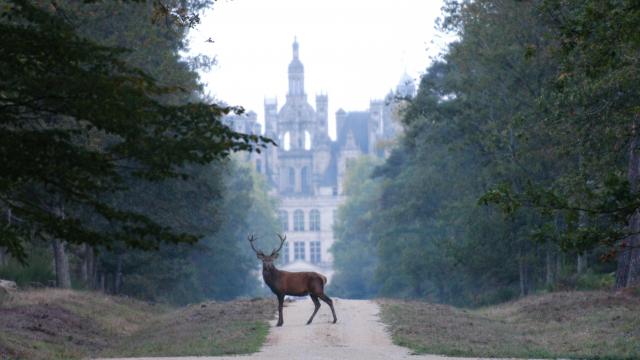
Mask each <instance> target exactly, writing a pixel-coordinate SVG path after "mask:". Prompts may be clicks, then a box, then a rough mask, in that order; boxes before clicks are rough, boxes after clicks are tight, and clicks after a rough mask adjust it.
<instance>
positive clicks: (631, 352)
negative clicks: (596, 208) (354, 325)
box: [379, 292, 640, 359]
mask: <svg viewBox="0 0 640 360" xmlns="http://www.w3.org/2000/svg"><path fill="white" fill-rule="evenodd" d="M379 302H380V304H381V308H382V313H381V316H382V320H383V321H384V322H385V323H386V324H388V325H389V329H390V331H391V334H392V337H393V340H394V342H395V343H396V344H398V345H401V346H405V347H408V348H410V349H412V350H413V351H414V352H415V353H418V354H424V353H429V354H440V355H448V356H470V357H503V358H504V357H516V358H579V359H640V297H637V296H634V295H631V294H630V293H627V294H613V293H608V292H562V293H552V294H544V295H535V296H530V297H527V298H524V299H521V300H518V301H514V302H509V303H506V304H501V305H496V306H491V307H487V308H482V309H477V310H465V309H458V308H454V307H451V306H447V305H439V304H431V303H425V302H418V301H398V300H380V301H379Z"/></svg>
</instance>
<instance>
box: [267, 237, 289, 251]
mask: <svg viewBox="0 0 640 360" xmlns="http://www.w3.org/2000/svg"><path fill="white" fill-rule="evenodd" d="M276 235H278V237H279V238H280V246H279V247H278V248H277V249H273V251H272V252H271V255H275V254H276V253H278V252H280V249H282V245H284V242H285V240H287V235H285V236H284V237H282V236H280V234H276Z"/></svg>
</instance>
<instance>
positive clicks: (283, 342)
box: [135, 299, 469, 360]
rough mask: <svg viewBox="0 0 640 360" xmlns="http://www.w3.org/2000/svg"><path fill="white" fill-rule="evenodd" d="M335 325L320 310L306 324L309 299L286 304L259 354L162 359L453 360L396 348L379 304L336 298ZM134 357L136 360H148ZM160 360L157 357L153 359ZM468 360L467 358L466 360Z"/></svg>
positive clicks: (310, 308) (326, 310) (325, 311)
mask: <svg viewBox="0 0 640 360" xmlns="http://www.w3.org/2000/svg"><path fill="white" fill-rule="evenodd" d="M334 301H335V308H336V313H337V315H338V323H337V324H331V323H330V321H331V311H330V310H329V307H328V306H327V305H326V304H324V303H322V305H323V306H322V308H321V309H320V311H319V312H318V314H317V315H316V317H315V319H314V321H313V323H312V324H311V325H305V323H306V321H307V319H308V318H309V316H310V315H311V312H312V311H313V304H312V302H311V301H310V300H301V301H296V302H293V303H288V304H287V306H286V307H285V309H284V326H282V327H275V326H274V325H275V321H272V324H271V325H272V328H271V329H270V333H269V336H268V338H267V343H266V344H265V346H264V347H263V348H262V351H260V352H259V353H256V354H252V355H245V356H231V357H210V358H207V357H181V358H161V359H163V360H171V359H176V360H177V359H180V360H189V359H193V360H195V359H198V360H205V359H211V360H243V359H247V360H254V359H255V360H271V359H273V360H275V359H278V360H282V359H305V360H319V359H327V360H328V359H331V360H333V359H356V360H358V359H362V360H383V359H385V360H386V359H412V360H418V359H420V360H440V359H442V360H444V359H447V360H454V359H456V358H450V357H441V356H433V355H426V356H425V355H422V356H415V355H410V354H409V351H408V350H406V349H405V348H402V347H399V346H395V345H393V344H392V343H391V338H390V337H389V335H388V334H387V333H386V332H385V328H384V325H383V324H382V323H380V322H379V319H378V316H377V314H378V311H379V308H378V305H376V304H375V303H374V302H372V301H367V300H342V299H335V300H334ZM151 359H152V358H136V359H135V360H151ZM155 359H160V358H155ZM467 360H469V359H467Z"/></svg>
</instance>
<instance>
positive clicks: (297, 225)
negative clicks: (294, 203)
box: [293, 210, 304, 231]
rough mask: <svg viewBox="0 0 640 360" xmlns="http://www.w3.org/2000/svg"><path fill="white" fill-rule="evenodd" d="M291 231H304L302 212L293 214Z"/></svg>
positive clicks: (298, 211) (297, 211)
mask: <svg viewBox="0 0 640 360" xmlns="http://www.w3.org/2000/svg"><path fill="white" fill-rule="evenodd" d="M293 231H304V212H302V210H296V211H294V212H293Z"/></svg>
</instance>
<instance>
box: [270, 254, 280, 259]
mask: <svg viewBox="0 0 640 360" xmlns="http://www.w3.org/2000/svg"><path fill="white" fill-rule="evenodd" d="M279 256H280V253H275V254H273V255H271V257H272V258H274V259H277V258H278V257H279Z"/></svg>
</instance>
